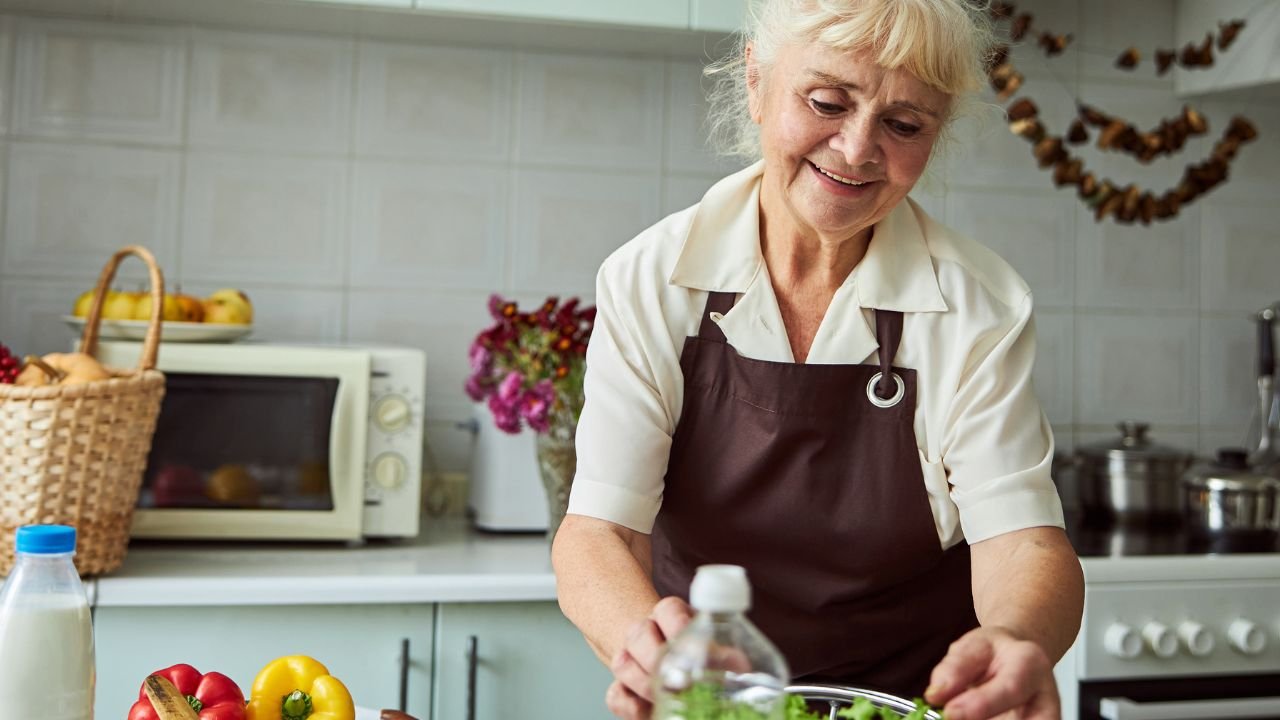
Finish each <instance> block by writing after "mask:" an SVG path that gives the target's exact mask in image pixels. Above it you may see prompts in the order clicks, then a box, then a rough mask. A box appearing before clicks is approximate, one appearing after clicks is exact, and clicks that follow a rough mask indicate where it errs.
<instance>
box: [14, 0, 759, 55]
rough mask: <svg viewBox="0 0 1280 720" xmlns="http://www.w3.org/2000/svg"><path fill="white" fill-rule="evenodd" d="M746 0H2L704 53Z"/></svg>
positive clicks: (447, 37) (213, 20)
mask: <svg viewBox="0 0 1280 720" xmlns="http://www.w3.org/2000/svg"><path fill="white" fill-rule="evenodd" d="M747 2H748V0H217V1H216V2H211V1H210V0H0V12H18V13H22V12H35V13H39V14H41V15H56V16H69V17H81V18H89V19H111V20H124V21H145V22H156V21H159V22H183V23H195V24H199V25H209V26H221V27H233V28H241V29H247V30H275V31H294V32H316V33H335V34H343V35H355V36H359V37H370V38H381V39H388V40H404V41H410V42H427V43H442V44H449V45H490V46H493V45H500V46H502V47H510V48H530V49H550V50H585V51H592V52H617V53H631V54H636V53H643V54H651V55H668V56H697V57H705V54H706V52H707V49H708V48H710V47H714V46H715V44H716V43H717V42H718V41H719V40H720V39H722V38H723V37H724V35H725V34H727V33H730V32H733V31H734V30H736V29H737V28H738V26H739V24H740V23H741V21H742V19H743V17H744V16H745V14H746V3H747Z"/></svg>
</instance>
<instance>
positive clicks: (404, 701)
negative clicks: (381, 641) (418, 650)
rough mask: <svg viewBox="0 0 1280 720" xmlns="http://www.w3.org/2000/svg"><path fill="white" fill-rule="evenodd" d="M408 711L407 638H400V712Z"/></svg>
mask: <svg viewBox="0 0 1280 720" xmlns="http://www.w3.org/2000/svg"><path fill="white" fill-rule="evenodd" d="M408 711H409V638H401V639H400V712H408Z"/></svg>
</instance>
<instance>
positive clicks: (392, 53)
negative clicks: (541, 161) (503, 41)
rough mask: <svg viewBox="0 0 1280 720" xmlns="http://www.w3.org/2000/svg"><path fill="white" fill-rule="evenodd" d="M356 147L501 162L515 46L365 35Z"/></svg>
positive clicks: (506, 142)
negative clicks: (504, 48) (427, 43)
mask: <svg viewBox="0 0 1280 720" xmlns="http://www.w3.org/2000/svg"><path fill="white" fill-rule="evenodd" d="M359 57H360V77H359V83H358V84H357V87H356V94H357V99H356V113H357V119H356V150H357V151H358V152H360V153H361V154H366V155H387V156H391V157H397V158H403V157H405V156H406V155H421V156H425V157H433V158H438V157H442V156H443V157H450V158H458V159H465V160H466V161H467V162H482V161H490V162H503V161H505V160H507V158H508V155H509V153H510V148H511V129H512V122H511V111H512V107H513V102H512V69H513V66H514V62H515V60H514V57H513V55H512V54H511V53H507V52H501V51H493V50H482V49H470V48H467V49H464V48H442V47H418V46H411V45H393V44H387V43H375V42H367V43H363V44H362V45H361V47H360V52H359Z"/></svg>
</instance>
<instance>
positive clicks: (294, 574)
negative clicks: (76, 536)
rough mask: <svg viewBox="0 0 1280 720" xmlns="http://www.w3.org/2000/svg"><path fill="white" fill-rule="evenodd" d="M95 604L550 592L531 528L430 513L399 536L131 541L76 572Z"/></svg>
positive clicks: (549, 595) (491, 597) (544, 557)
mask: <svg viewBox="0 0 1280 720" xmlns="http://www.w3.org/2000/svg"><path fill="white" fill-rule="evenodd" d="M86 585H87V586H88V588H87V590H88V592H89V596H90V598H91V601H92V602H93V604H94V606H95V607H113V606H114V607H126V606H131V607H139V606H167V607H173V606H193V605H295V604H300V603H305V604H325V605H328V604H353V603H354V604H360V603H368V604H377V603H434V602H502V601H551V600H554V599H555V596H556V589H555V577H554V575H553V574H552V571H551V558H550V551H549V549H548V547H547V541H546V538H545V536H543V535H541V534H519V535H503V534H490V533H480V532H476V531H475V530H472V529H471V528H470V526H469V524H468V523H467V522H466V521H465V520H462V519H459V518H450V519H445V520H439V519H433V520H431V521H430V522H429V523H427V524H425V525H424V528H423V532H422V533H421V534H420V535H419V537H417V538H414V539H411V540H404V541H382V540H378V541H369V542H367V543H363V544H359V545H348V544H341V543H262V542H252V543H243V542H223V543H213V542H164V541H155V540H151V541H138V540H135V541H133V542H132V543H131V544H130V546H129V551H128V554H127V555H126V556H125V561H124V564H123V565H122V566H121V567H120V568H118V569H117V570H115V571H114V572H112V573H109V574H107V575H104V576H102V577H99V578H96V579H93V580H88V581H86Z"/></svg>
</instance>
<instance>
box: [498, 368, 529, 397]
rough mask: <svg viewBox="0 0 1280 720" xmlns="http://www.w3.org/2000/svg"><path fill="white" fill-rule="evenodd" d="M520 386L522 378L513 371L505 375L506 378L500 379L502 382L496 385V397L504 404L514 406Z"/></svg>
mask: <svg viewBox="0 0 1280 720" xmlns="http://www.w3.org/2000/svg"><path fill="white" fill-rule="evenodd" d="M522 384H523V378H521V377H520V373H518V372H515V371H514V370H513V371H512V372H509V373H507V376H506V377H504V378H502V382H500V383H498V397H500V398H502V401H503V402H504V403H509V404H514V401H515V399H516V397H517V396H518V395H519V394H520V386H521V385H522Z"/></svg>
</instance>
